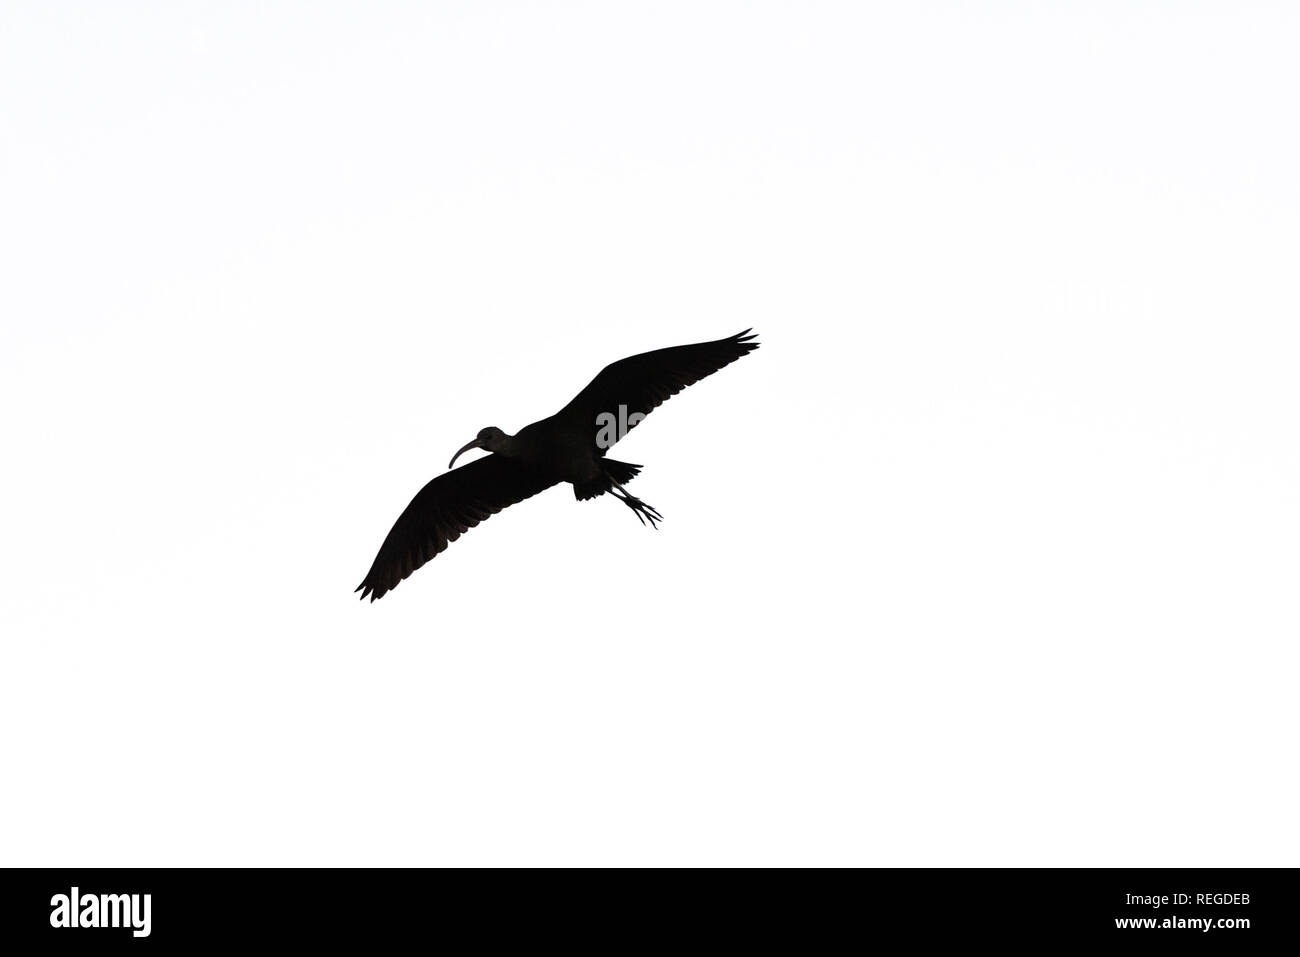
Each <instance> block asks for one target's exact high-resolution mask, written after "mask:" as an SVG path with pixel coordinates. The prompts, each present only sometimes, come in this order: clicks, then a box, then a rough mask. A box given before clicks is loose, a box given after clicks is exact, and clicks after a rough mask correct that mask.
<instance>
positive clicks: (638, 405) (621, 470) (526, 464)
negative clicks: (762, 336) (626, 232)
mask: <svg viewBox="0 0 1300 957" xmlns="http://www.w3.org/2000/svg"><path fill="white" fill-rule="evenodd" d="M754 339H755V336H753V335H751V334H750V330H748V329H746V330H745V331H744V332H739V333H737V334H736V335H734V336H729V337H727V338H726V339H718V340H717V341H715V342H697V343H695V344H693V345H689V346H673V347H671V348H668V349H656V350H655V351H654V352H644V353H642V354H641V355H636V356H629V357H628V358H626V359H620V360H619V361H618V362H615V363H612V364H611V365H608V366H606V367H605V368H604V369H602V370H601V371H600V374H599V375H597V376H596V378H594V379H592V380H591V382H590V383H589V384H588V385H587V387H586V388H585V389H583V390H582V391H581V392H579V393H578V394H577V395H576V396H574V398H573V401H572V402H570V403H569V404H568V405H566V406H565V407H564V408H563V409H561V410H560V411H559V412H557V413H555V414H554V415H552V416H550V417H549V418H545V419H542V420H540V421H538V422H534V423H533V424H532V425H529V426H525V427H524V428H522V429H520V430H519V432H518V433H517V434H515V435H507V434H506V433H505V432H502V431H501V430H500V429H498V428H496V427H495V426H489V427H488V428H486V429H483V430H482V431H480V432H479V434H478V435H477V436H475V437H474V439H473V440H472V441H470V442H467V443H466V444H465V446H464V447H463V448H462V449H461V450H460V451H459V452H457V453H456V454H455V455H454V456H452V459H451V463H450V464H449V465H448V466H447V469H448V471H447V472H444V473H443V474H442V475H439V476H438V477H437V478H435V479H434V480H433V481H432V482H430V483H429V484H428V485H426V486H425V487H424V488H422V489H420V491H419V492H418V493H417V494H416V496H415V498H413V499H412V500H411V504H410V505H408V506H406V510H405V511H404V512H402V514H401V515H400V516H399V517H398V519H397V522H396V524H394V525H393V529H392V531H390V532H389V533H388V537H387V538H385V539H384V544H383V545H381V546H380V547H379V554H378V555H376V556H375V561H374V564H373V565H371V566H370V571H369V572H367V573H366V577H365V580H364V581H363V582H362V583H361V584H360V585H358V586H357V589H356V590H357V591H359V592H361V597H362V598H363V599H365V598H367V597H369V598H370V600H371V601H374V600H375V599H376V598H383V597H384V595H386V594H387V593H388V592H390V591H392V590H393V589H394V588H396V587H397V586H398V584H399V583H401V582H402V581H403V580H404V579H405V578H406V577H407V576H408V575H410V574H411V572H413V571H415V570H416V569H417V568H419V567H420V566H422V565H423V564H424V563H425V562H427V561H429V559H431V558H433V557H434V556H435V555H437V554H438V553H439V552H441V551H442V550H443V549H444V548H446V547H447V546H448V545H449V544H451V543H452V542H454V541H455V540H456V539H458V538H459V537H460V536H461V535H463V534H464V533H465V532H466V531H468V530H469V529H471V528H473V527H474V526H475V525H477V524H478V523H479V522H481V521H484V520H485V519H487V518H488V517H489V516H492V515H495V514H496V513H497V512H499V511H501V510H502V509H503V508H506V507H507V506H510V505H514V504H515V503H516V502H522V501H523V500H524V499H526V498H531V497H532V496H534V495H536V494H537V493H538V492H544V491H545V490H546V489H548V488H550V487H551V486H552V485H557V484H559V483H560V482H568V483H570V484H571V485H572V486H573V494H574V495H575V496H576V497H577V499H578V500H579V501H585V500H586V499H592V498H596V497H597V496H600V495H604V494H605V493H606V492H609V493H610V494H611V495H613V496H614V497H615V498H617V499H618V500H619V501H621V502H622V503H623V504H624V505H626V506H627V507H628V508H630V509H631V510H632V511H633V512H634V513H635V514H636V517H637V518H639V519H640V520H641V523H642V524H645V523H646V522H649V523H650V525H651V526H652V527H658V523H659V522H660V521H662V516H661V515H660V514H659V512H657V511H656V510H655V509H654V507H653V506H650V505H647V504H646V503H645V502H643V501H641V499H639V498H637V497H636V496H635V495H632V494H630V493H629V492H628V491H627V489H625V488H624V486H625V485H626V484H627V483H628V482H630V481H632V479H633V478H634V477H635V476H636V474H637V473H638V472H640V471H641V466H639V465H629V464H628V463H626V462H616V461H614V460H613V459H610V458H606V457H605V453H606V452H607V451H608V450H609V447H610V446H611V445H613V444H614V443H615V442H617V441H618V440H619V439H621V438H622V437H623V436H624V435H625V434H626V432H627V431H628V430H629V429H631V428H634V427H635V426H636V425H637V424H639V423H640V422H641V420H642V419H644V418H645V417H646V415H648V414H649V413H650V412H651V411H652V410H653V409H655V408H657V407H658V406H660V405H661V404H663V403H664V402H666V401H667V400H668V399H669V398H671V397H672V396H674V395H676V394H677V393H678V392H681V391H682V389H684V388H686V387H687V386H688V385H692V384H693V383H696V382H699V381H700V380H701V379H703V378H704V377H705V376H709V375H712V374H713V373H715V372H717V371H718V370H719V369H721V368H722V367H723V366H725V365H729V364H731V363H732V362H735V361H736V360H737V359H739V358H740V357H741V356H743V355H745V354H746V353H749V352H752V351H753V350H754V349H757V348H758V343H757V342H755V341H754ZM470 449H485V450H486V451H488V452H490V453H491V454H490V455H488V456H486V457H484V458H481V459H477V460H475V461H473V462H470V463H468V464H466V465H462V466H461V467H460V468H455V465H456V459H458V458H460V457H461V455H463V454H464V453H465V452H468V451H469V450H470Z"/></svg>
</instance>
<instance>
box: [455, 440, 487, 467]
mask: <svg viewBox="0 0 1300 957" xmlns="http://www.w3.org/2000/svg"><path fill="white" fill-rule="evenodd" d="M482 447H483V446H481V445H479V443H478V439H475V440H474V441H472V442H470V443H468V444H467V445H466V446H465V447H464V448H462V449H461V450H460V451H459V452H457V453H456V454H455V455H453V456H452V457H451V464H450V465H448V466H447V468H448V469H454V468H455V467H456V460H457V459H458V458H460V457H461V456H462V455H464V454H465V453H466V452H468V451H469V450H470V449H481V448H482Z"/></svg>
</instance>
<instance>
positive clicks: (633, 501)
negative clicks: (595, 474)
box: [609, 479, 664, 528]
mask: <svg viewBox="0 0 1300 957" xmlns="http://www.w3.org/2000/svg"><path fill="white" fill-rule="evenodd" d="M610 484H611V485H612V486H613V488H611V489H610V490H609V491H610V494H611V495H613V496H614V497H615V498H617V499H618V500H619V501H620V502H622V503H623V504H624V505H626V506H627V507H628V508H630V509H631V510H632V511H633V512H634V513H635V514H636V517H637V518H638V519H640V521H641V524H642V525H644V524H645V523H646V522H647V521H649V522H650V527H651V528H658V527H659V522H662V521H663V520H664V517H663V516H662V515H660V514H659V510H658V509H656V508H655V507H654V506H653V505H647V504H646V503H645V502H643V501H641V500H640V499H639V498H637V497H636V496H635V495H632V494H631V493H630V492H628V490H627V489H625V488H624V487H623V486H622V485H619V484H618V483H617V482H615V481H614V480H613V479H610ZM614 489H618V491H617V492H616V491H614Z"/></svg>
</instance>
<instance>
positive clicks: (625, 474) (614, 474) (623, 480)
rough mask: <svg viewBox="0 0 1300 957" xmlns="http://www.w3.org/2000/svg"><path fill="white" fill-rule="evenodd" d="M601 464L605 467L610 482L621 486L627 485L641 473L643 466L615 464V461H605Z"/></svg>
mask: <svg viewBox="0 0 1300 957" xmlns="http://www.w3.org/2000/svg"><path fill="white" fill-rule="evenodd" d="M600 464H601V465H603V466H604V467H605V474H606V475H608V476H609V477H610V480H611V481H613V482H616V483H617V484H619V485H626V484H627V483H628V482H630V481H632V480H633V479H634V478H636V477H637V476H638V475H639V474H640V473H641V466H639V465H629V464H628V463H626V462H615V461H614V460H613V459H604V460H602V461H601V463H600Z"/></svg>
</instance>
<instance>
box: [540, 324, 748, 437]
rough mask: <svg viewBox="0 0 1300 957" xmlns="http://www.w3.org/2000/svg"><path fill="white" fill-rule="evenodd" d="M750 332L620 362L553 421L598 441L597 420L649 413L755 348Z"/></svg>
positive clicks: (600, 376)
mask: <svg viewBox="0 0 1300 957" xmlns="http://www.w3.org/2000/svg"><path fill="white" fill-rule="evenodd" d="M750 332H751V330H749V329H746V330H745V331H744V332H738V333H736V334H735V335H734V336H728V337H727V338H725V339H718V340H716V341H714V342H697V343H694V344H692V345H689V346H672V347H670V348H667V349H656V350H655V351H654V352H643V353H641V354H640V355H637V356H629V357H628V358H626V359H620V360H618V362H614V363H611V364H610V365H607V366H605V368H604V369H602V370H600V374H599V375H597V376H596V378H594V379H592V380H591V382H590V383H589V384H588V385H587V387H586V388H585V389H583V390H582V391H581V392H579V393H578V394H577V395H576V396H574V397H573V401H572V402H570V403H569V404H568V405H566V406H565V407H564V408H563V409H561V410H560V411H559V412H558V413H557V414H556V416H555V417H556V418H557V419H563V420H564V421H566V422H572V423H575V427H580V428H586V429H589V430H590V435H591V436H592V442H593V443H594V442H595V438H596V433H597V426H596V418H597V416H600V415H603V414H605V413H608V414H610V415H614V416H617V415H618V413H619V406H626V407H627V414H628V416H629V417H630V416H632V415H634V414H640V415H641V416H642V417H644V416H647V415H649V414H650V413H651V411H653V410H654V409H656V408H658V407H659V406H660V405H662V404H663V403H665V402H667V401H668V400H669V399H670V398H672V397H673V396H675V395H676V394H677V393H678V392H681V391H682V389H685V388H686V387H687V386H688V385H693V384H694V383H696V382H699V381H700V380H701V379H703V378H704V377H705V376H710V375H713V373H715V372H717V371H718V370H719V369H721V368H722V367H723V366H726V365H730V364H731V363H733V362H735V361H736V360H737V359H739V358H740V357H741V356H743V355H745V354H747V353H749V352H752V351H753V350H755V349H757V348H758V343H757V342H754V341H753V340H754V339H755V338H756V336H754V335H751V334H750ZM637 421H640V420H637ZM634 425H636V422H629V423H628V424H627V427H628V429H631V428H632V427H633V426H634ZM622 437H623V436H622V434H618V435H616V436H613V441H614V442H616V441H618V439H621V438H622ZM610 444H613V442H611V443H610Z"/></svg>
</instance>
